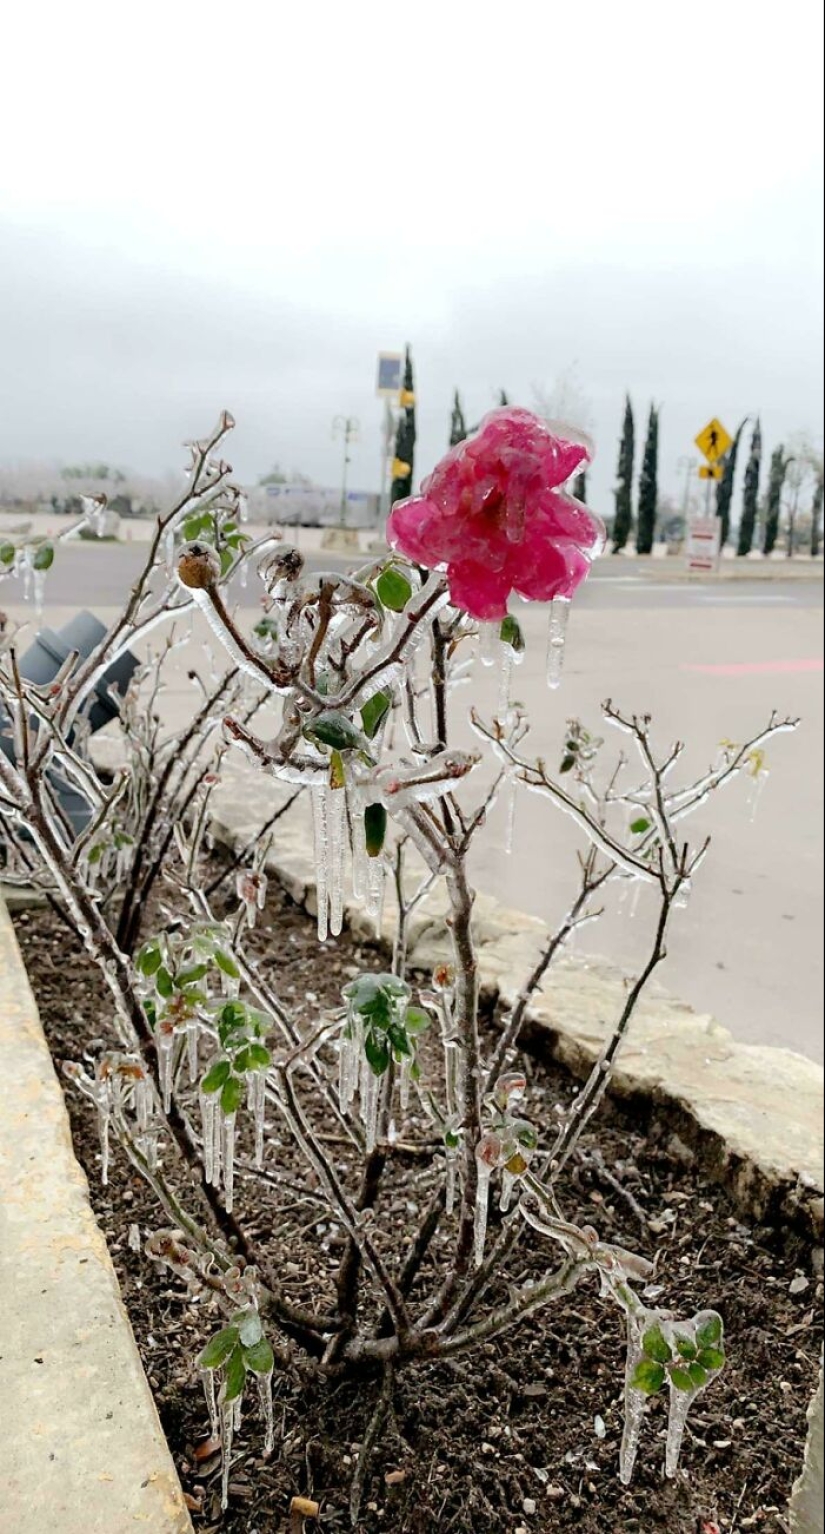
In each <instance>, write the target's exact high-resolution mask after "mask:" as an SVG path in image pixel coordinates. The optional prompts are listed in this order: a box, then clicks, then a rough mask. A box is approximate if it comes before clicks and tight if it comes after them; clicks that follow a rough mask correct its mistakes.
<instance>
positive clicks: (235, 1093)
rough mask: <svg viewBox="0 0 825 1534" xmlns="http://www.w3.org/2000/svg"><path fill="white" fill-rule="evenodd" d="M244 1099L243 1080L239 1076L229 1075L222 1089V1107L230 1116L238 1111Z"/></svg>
mask: <svg viewBox="0 0 825 1534" xmlns="http://www.w3.org/2000/svg"><path fill="white" fill-rule="evenodd" d="M242 1100H243V1082H242V1081H241V1079H240V1077H239V1076H228V1077H227V1079H226V1081H225V1082H224V1084H223V1089H222V1091H221V1108H222V1110H223V1112H224V1113H225V1114H226V1115H227V1116H228V1115H229V1114H230V1113H237V1111H238V1109H239V1108H240V1106H241V1102H242Z"/></svg>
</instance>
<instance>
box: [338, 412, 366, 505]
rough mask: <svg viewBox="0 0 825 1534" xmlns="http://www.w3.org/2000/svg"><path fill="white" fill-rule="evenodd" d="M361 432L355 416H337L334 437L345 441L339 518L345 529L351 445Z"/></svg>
mask: <svg viewBox="0 0 825 1534" xmlns="http://www.w3.org/2000/svg"><path fill="white" fill-rule="evenodd" d="M359 431H360V423H359V422H358V421H357V420H356V418H355V416H354V415H337V416H336V417H335V419H334V421H333V423H332V435H333V437H340V436H343V439H344V462H343V465H342V468H341V506H340V511H339V518H338V520H339V524H340V526H341V527H345V526H346V521H347V470H348V468H349V462H350V457H349V449H350V443H351V442H357V441H358V432H359Z"/></svg>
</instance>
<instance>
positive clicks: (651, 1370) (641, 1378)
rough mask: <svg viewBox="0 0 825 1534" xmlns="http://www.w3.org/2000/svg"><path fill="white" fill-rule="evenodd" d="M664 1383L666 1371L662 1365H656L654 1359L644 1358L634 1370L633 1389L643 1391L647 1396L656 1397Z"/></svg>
mask: <svg viewBox="0 0 825 1534" xmlns="http://www.w3.org/2000/svg"><path fill="white" fill-rule="evenodd" d="M664 1382H665V1371H664V1369H663V1367H662V1365H661V1364H657V1363H655V1362H654V1360H653V1359H652V1358H642V1359H641V1360H640V1362H639V1363H638V1364H637V1365H636V1368H635V1369H634V1370H633V1374H632V1377H631V1380H630V1383H631V1385H632V1387H633V1389H634V1390H641V1392H642V1394H643V1395H646V1396H655V1394H656V1392H657V1390H661V1388H662V1386H663V1384H664Z"/></svg>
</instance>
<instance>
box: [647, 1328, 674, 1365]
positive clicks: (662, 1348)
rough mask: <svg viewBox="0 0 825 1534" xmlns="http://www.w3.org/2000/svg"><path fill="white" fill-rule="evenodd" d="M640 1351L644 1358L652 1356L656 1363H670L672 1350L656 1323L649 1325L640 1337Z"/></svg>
mask: <svg viewBox="0 0 825 1534" xmlns="http://www.w3.org/2000/svg"><path fill="white" fill-rule="evenodd" d="M642 1351H643V1352H644V1354H645V1357H646V1358H652V1359H653V1360H654V1361H655V1362H656V1363H657V1364H669V1363H670V1360H671V1358H672V1357H673V1350H672V1348H671V1346H670V1343H669V1342H668V1340H667V1338H666V1337H665V1334H664V1332H663V1331H662V1328H661V1326H659V1325H658V1323H657V1324H656V1325H654V1326H649V1327H648V1329H647V1331H646V1332H645V1334H644V1336H643V1337H642Z"/></svg>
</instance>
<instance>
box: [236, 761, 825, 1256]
mask: <svg viewBox="0 0 825 1534" xmlns="http://www.w3.org/2000/svg"><path fill="white" fill-rule="evenodd" d="M282 797H283V793H282V790H281V789H280V788H279V787H278V786H277V785H276V784H274V783H272V782H271V781H270V782H269V783H266V784H265V785H263V784H262V783H261V779H260V775H257V776H256V775H255V774H254V770H251V771H249V772H247V770H246V769H243V768H242V769H238V770H237V772H233V773H232V775H231V777H229V778H228V780H227V781H226V783H225V785H224V786H223V787H222V788H221V789H220V790H219V791H218V795H217V798H216V801H215V803H216V818H215V821H214V822H213V830H214V834H215V836H216V838H217V839H218V840H219V841H223V842H224V843H225V844H227V845H230V846H232V847H236V846H239V845H243V844H245V843H246V842H248V841H251V840H252V839H253V838H254V836H255V834H256V832H257V829H258V828H259V827H260V825H261V824H262V823H263V819H264V817H265V816H267V815H269V814H271V813H272V810H273V808H274V807H275V805H276V804H277V803H278V802H279V799H281V798H282ZM269 869H270V872H271V873H272V874H273V875H274V876H275V877H277V879H278V880H279V882H280V883H281V884H282V885H283V886H284V888H285V889H286V890H287V892H288V893H289V894H290V895H291V896H292V898H293V899H294V900H295V901H296V902H297V903H298V904H300V905H302V906H304V907H305V908H306V909H307V910H308V911H310V912H314V911H315V909H316V904H315V869H314V859H313V854H312V842H311V834H310V825H309V806H308V805H307V804H304V803H303V802H302V801H301V800H299V801H298V802H297V803H296V804H295V805H294V806H293V808H292V809H290V811H289V813H288V814H287V815H286V816H285V817H284V819H283V820H282V821H280V822H279V823H278V826H277V830H276V834H275V843H274V847H273V850H272V852H271V854H270V859H269ZM415 882H417V881H416V880H414V879H413V881H412V884H413V886H414V884H415ZM394 911H395V901H394V897H393V896H392V895H390V894H388V897H387V900H386V901H385V906H384V912H383V917H382V922H381V927H380V930H379V929H378V928H377V927H376V924H375V922H374V921H373V920H372V918H370V917H368V916H367V915H366V914H365V912H364V911H363V910H362V909H361V908H360V907H358V906H353V905H349V906H347V913H346V914H347V920H348V922H349V924H350V927H351V929H352V930H353V931H354V932H355V933H356V935H358V936H361V937H363V938H364V939H373V938H379V939H382V940H385V941H387V942H389V941H391V937H392V932H393V929H394ZM445 915H446V910H445V906H444V903H443V899H442V900H440V899H439V897H438V896H431V897H430V898H428V900H427V901H425V902H423V903H422V905H421V906H420V907H418V908H417V910H416V912H415V919H414V921H413V922H412V923H411V927H410V942H409V959H410V963H411V965H412V966H413V967H415V968H420V969H431V968H432V967H433V965H434V964H437V963H439V962H441V961H442V960H445V959H448V958H449V957H450V954H451V945H450V935H449V932H448V929H447V926H446V922H445ZM475 917H476V921H475V932H476V943H477V951H478V961H479V972H480V979H481V988H482V993H483V994H486V996H487V997H488V998H489V999H490V1000H493V999H495V998H498V999H499V1000H500V1001H501V1003H502V1004H503V1005H504V1006H505V1007H507V1006H509V1005H511V1004H512V1002H513V1001H514V1000H515V998H516V996H517V995H518V991H519V988H520V986H521V985H522V983H523V981H524V978H525V976H526V975H528V974H529V973H530V970H531V969H532V967H533V965H534V964H535V962H536V960H537V958H538V956H539V954H540V952H541V950H542V947H543V944H544V941H545V939H546V936H547V928H546V927H545V925H544V923H543V922H541V921H538V920H537V919H536V918H535V917H532V916H527V915H525V914H524V913H523V912H520V911H513V910H509V909H508V908H507V907H505V906H502V905H499V903H498V902H497V901H495V900H493V899H491V898H490V897H489V896H485V895H479V896H478V897H477V899H476V906H475ZM629 980H630V977H629V976H628V975H627V974H625V973H624V972H623V971H622V970H620V969H619V968H617V967H616V966H615V965H613V964H610V963H608V962H607V961H606V960H604V959H600V958H598V957H595V956H587V957H579V956H576V955H568V956H566V957H564V958H562V959H560V960H559V961H557V963H556V964H555V965H554V966H553V967H552V969H551V970H550V973H549V975H548V976H547V977H546V979H545V982H544V984H543V985H542V986H541V987H540V989H539V990H538V991H537V993H536V995H535V997H534V999H533V1001H532V1003H531V1005H530V1007H529V1009H528V1013H527V1019H526V1024H525V1030H524V1037H525V1041H526V1042H529V1043H531V1044H533V1045H534V1046H538V1045H540V1046H541V1048H542V1049H543V1050H545V1051H549V1053H550V1054H551V1055H552V1056H553V1057H554V1058H556V1059H558V1060H559V1061H560V1062H562V1063H563V1064H564V1065H566V1066H567V1067H568V1069H569V1070H570V1071H571V1072H572V1073H573V1074H574V1075H576V1076H579V1077H581V1076H584V1075H586V1074H587V1073H588V1072H589V1070H590V1069H591V1067H592V1065H593V1063H594V1061H595V1060H596V1059H597V1058H598V1056H599V1053H600V1051H601V1048H602V1045H603V1043H604V1041H605V1038H606V1036H607V1034H608V1032H609V1029H610V1028H611V1027H612V1024H613V1021H614V1019H615V1018H616V1016H617V1014H618V1012H619V1010H620V1008H621V1005H622V1003H623V1000H624V996H625V994H626V989H627V985H628V983H629ZM824 1087H825V1076H824V1075H823V1070H822V1067H821V1066H818V1065H816V1064H814V1062H813V1061H810V1060H808V1059H806V1058H805V1057H804V1056H803V1055H799V1054H796V1053H794V1052H793V1051H792V1050H787V1049H775V1048H769V1047H767V1046H756V1045H747V1044H740V1043H739V1042H738V1041H737V1040H735V1039H734V1038H733V1037H732V1035H731V1034H730V1033H729V1032H728V1030H727V1029H726V1028H723V1027H722V1026H721V1025H720V1024H719V1023H718V1022H717V1021H716V1020H715V1019H714V1018H713V1017H711V1016H710V1015H709V1014H704V1015H703V1014H699V1013H697V1012H695V1011H694V1010H693V1009H692V1008H691V1007H690V1006H688V1005H687V1004H686V1003H684V1002H682V1001H679V1000H677V999H676V998H675V997H674V996H672V995H670V994H669V992H668V991H666V990H665V989H664V987H662V986H661V985H659V984H656V983H654V984H652V985H651V986H650V988H649V990H648V992H647V994H646V997H645V999H644V1001H643V1002H642V1003H641V1005H640V1006H639V1008H638V1010H637V1012H636V1015H635V1018H634V1021H633V1024H632V1025H631V1029H630V1032H629V1035H628V1038H627V1041H626V1043H625V1046H624V1049H623V1052H622V1055H621V1059H620V1065H619V1068H618V1069H617V1071H616V1073H615V1076H614V1078H613V1083H612V1090H613V1092H614V1093H615V1095H617V1096H620V1097H625V1098H629V1099H639V1101H640V1104H644V1105H645V1107H644V1111H648V1108H647V1105H652V1107H653V1110H654V1112H656V1111H659V1112H663V1113H666V1114H667V1116H668V1118H669V1119H670V1120H672V1122H673V1124H674V1127H675V1128H677V1129H678V1132H679V1134H680V1135H681V1136H682V1138H683V1139H688V1140H690V1141H691V1142H692V1143H693V1144H694V1146H695V1147H696V1149H697V1150H698V1151H700V1152H701V1155H702V1159H703V1162H704V1163H705V1164H706V1165H707V1166H708V1167H709V1168H710V1170H711V1171H713V1172H714V1173H715V1174H716V1175H717V1176H718V1177H719V1178H720V1179H722V1178H724V1180H725V1183H726V1186H727V1187H728V1188H729V1190H732V1191H733V1192H734V1194H735V1196H736V1197H737V1199H738V1201H739V1203H740V1205H741V1207H742V1209H743V1210H744V1211H746V1212H747V1213H748V1214H750V1215H753V1216H755V1217H757V1218H763V1217H765V1216H771V1217H775V1216H781V1217H782V1218H784V1219H787V1220H789V1221H791V1222H793V1223H796V1224H802V1226H803V1227H805V1228H807V1229H808V1230H809V1231H810V1232H811V1233H812V1234H813V1235H814V1236H815V1237H816V1238H817V1239H819V1240H821V1238H822V1233H823V1223H824V1221H825V1202H823V1187H824V1186H825V1174H824V1173H823V1162H825V1143H824V1138H825V1137H824V1136H823V1118H822V1101H823V1089H824Z"/></svg>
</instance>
